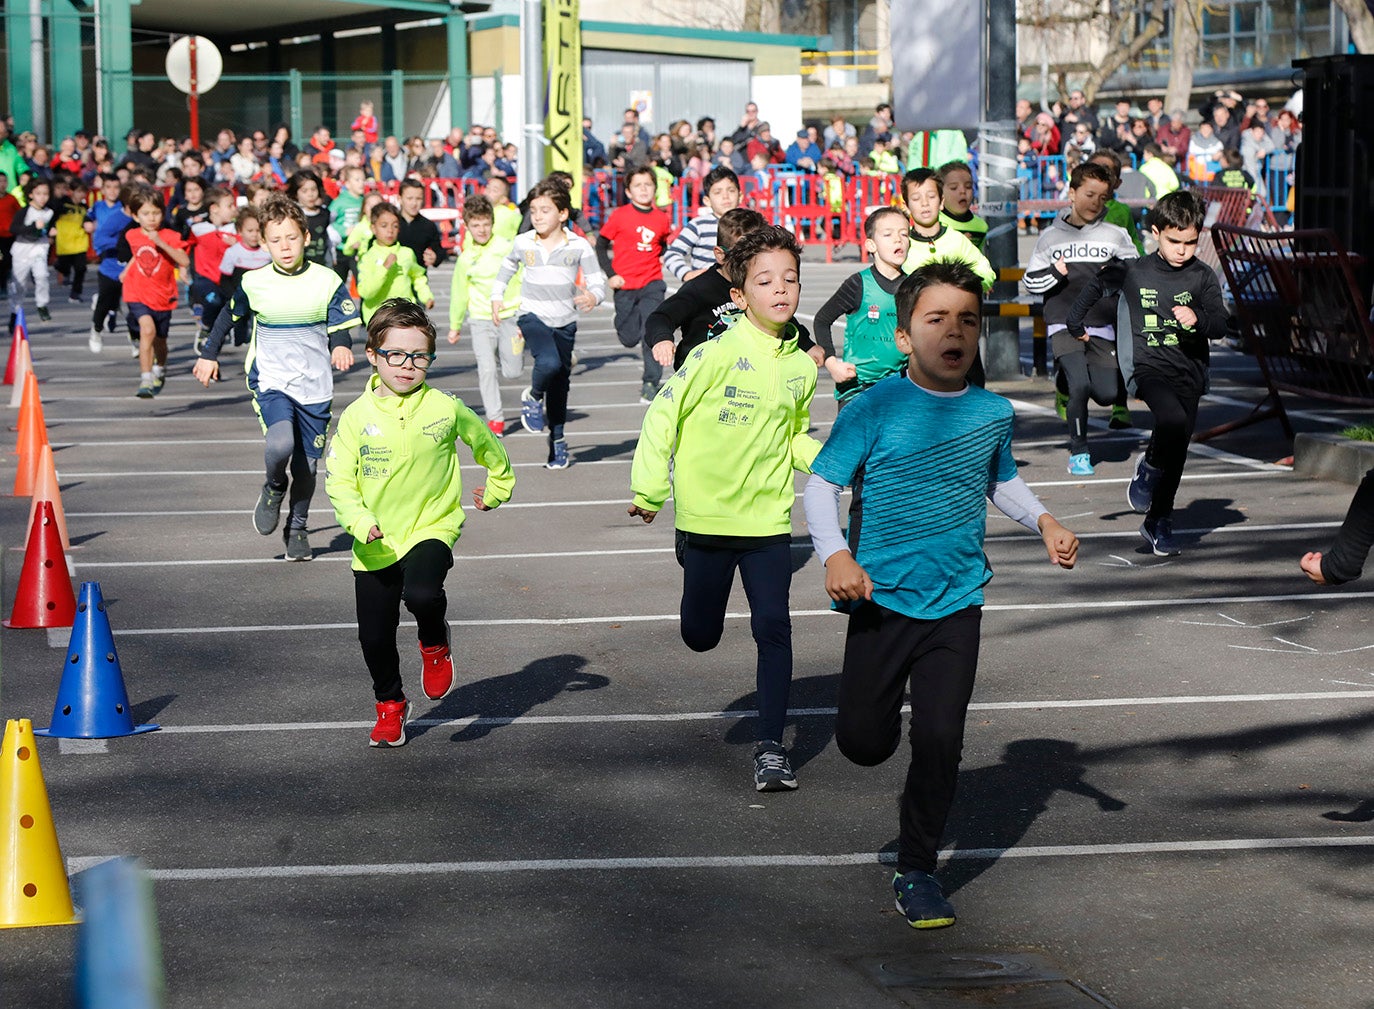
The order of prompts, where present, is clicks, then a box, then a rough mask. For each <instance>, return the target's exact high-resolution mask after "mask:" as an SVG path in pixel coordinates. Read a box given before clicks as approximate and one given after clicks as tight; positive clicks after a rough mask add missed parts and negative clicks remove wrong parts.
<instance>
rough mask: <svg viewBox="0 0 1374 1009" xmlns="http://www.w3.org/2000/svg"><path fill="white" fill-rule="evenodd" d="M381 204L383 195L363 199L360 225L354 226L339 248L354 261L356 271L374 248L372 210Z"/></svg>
mask: <svg viewBox="0 0 1374 1009" xmlns="http://www.w3.org/2000/svg"><path fill="white" fill-rule="evenodd" d="M381 202H382V194H381V193H368V194H367V195H366V196H364V197H363V209H362V213H361V214H360V215H359V216H358V223H357V224H355V225H353V230H352V231H350V232H349V233H348V235H347V236H346V237H345V238H344V241H343V245H342V246H340V248H339V251H340V252H342V253H343V254H344V255H345V256H348V257H350V258H352V259H353V260H354V262H355V267H354V268H355V270H356V261H357V260H358V259H360V258H361V257H362V254H363V253H364V252H366V251H367V250H368V249H370V248H371V247H372V242H373V235H372V208H373V207H375V206H376V205H377V204H379V203H381Z"/></svg>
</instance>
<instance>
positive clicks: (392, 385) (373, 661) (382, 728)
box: [325, 298, 515, 746]
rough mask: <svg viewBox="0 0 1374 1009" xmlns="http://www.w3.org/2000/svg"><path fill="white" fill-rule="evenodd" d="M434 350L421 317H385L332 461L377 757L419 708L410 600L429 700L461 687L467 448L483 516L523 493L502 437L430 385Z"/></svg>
mask: <svg viewBox="0 0 1374 1009" xmlns="http://www.w3.org/2000/svg"><path fill="white" fill-rule="evenodd" d="M434 345H435V332H434V325H433V323H431V322H430V321H429V316H428V315H426V314H425V310H424V309H423V308H421V307H420V306H419V305H416V304H415V303H414V302H411V301H407V300H405V299H403V298H394V299H392V300H390V301H387V302H385V303H383V304H382V305H380V306H378V308H377V311H376V312H375V313H374V314H373V316H372V321H371V322H370V323H369V324H368V328H367V359H368V360H369V361H370V362H371V363H372V366H373V367H374V368H375V369H376V374H374V375H373V376H372V378H371V379H370V380H369V381H368V385H367V390H366V391H365V392H364V393H363V394H362V395H361V396H359V397H358V398H357V399H356V400H354V401H353V402H352V403H351V404H350V405H349V406H348V408H347V409H346V410H344V412H343V414H342V415H341V416H340V417H339V423H338V427H337V428H336V429H335V431H334V440H333V442H332V443H331V444H330V446H329V452H328V454H327V455H326V459H325V466H326V477H325V490H326V492H327V493H328V494H329V500H330V501H331V503H332V504H333V505H334V514H335V516H336V517H337V518H338V521H339V525H341V526H342V527H343V528H344V529H345V530H346V531H347V532H348V533H349V535H351V536H352V537H353V574H354V589H355V593H356V596H357V606H358V640H359V642H360V643H361V644H362V649H363V660H364V661H365V662H366V663H367V668H368V672H370V673H371V674H372V685H373V691H374V693H375V694H376V698H377V724H376V725H375V726H374V727H373V729H372V735H371V739H370V744H371V745H372V746H403V745H405V741H406V732H405V726H406V722H407V720H409V718H410V712H411V705H410V702H409V701H408V700H407V699H406V695H405V691H404V690H403V689H402V687H401V671H400V657H399V656H398V654H397V652H396V628H397V626H398V625H399V623H400V614H401V602H402V600H404V601H405V604H406V608H407V609H409V610H410V612H411V613H412V614H414V616H415V622H416V625H417V628H418V631H419V638H420V654H421V663H422V665H421V682H422V686H423V689H424V693H425V696H426V697H428V698H430V699H431V700H438V699H439V698H441V697H443V696H444V695H445V694H447V693H448V692H449V691H450V690H452V689H453V686H454V681H455V674H454V669H453V656H452V653H451V651H450V648H449V628H448V621H447V619H446V617H445V614H446V612H447V609H448V600H447V597H446V596H445V595H444V576H445V575H446V574H447V573H448V569H449V568H450V567H452V566H453V545H454V543H456V542H457V540H458V536H459V533H460V531H461V530H462V527H463V508H462V499H463V482H462V477H461V476H460V474H459V468H458V453H457V445H456V442H457V440H458V439H461V440H462V441H463V442H464V443H465V444H467V445H468V447H469V448H471V449H472V454H473V457H474V458H475V459H476V460H477V463H478V465H480V466H483V467H485V468H486V471H487V480H486V484H485V485H484V486H481V487H478V488H476V489H475V490H474V491H473V493H472V501H473V504H474V505H475V506H476V507H477V509H478V510H479V511H489V510H490V509H492V508H495V507H497V506H498V505H501V504H503V503H504V502H506V501H509V500H510V496H511V493H512V491H513V490H514V489H515V475H514V473H513V472H512V470H511V465H510V459H509V458H508V457H507V456H506V450H505V449H504V448H502V447H501V442H500V441H499V440H498V439H497V438H496V436H495V435H494V434H492V433H491V431H489V430H488V429H487V427H486V425H485V424H483V423H482V421H481V420H480V419H479V418H478V416H477V415H476V414H475V413H473V412H472V411H471V410H469V409H468V408H467V407H466V406H464V405H463V402H462V401H461V400H460V399H458V398H457V397H456V396H453V395H450V394H449V393H446V392H442V391H440V390H438V389H435V388H433V387H432V386H430V385H427V384H426V383H425V374H426V372H427V371H428V370H429V366H430V365H431V364H432V363H433V362H434Z"/></svg>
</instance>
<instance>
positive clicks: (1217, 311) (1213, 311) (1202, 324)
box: [1194, 260, 1227, 341]
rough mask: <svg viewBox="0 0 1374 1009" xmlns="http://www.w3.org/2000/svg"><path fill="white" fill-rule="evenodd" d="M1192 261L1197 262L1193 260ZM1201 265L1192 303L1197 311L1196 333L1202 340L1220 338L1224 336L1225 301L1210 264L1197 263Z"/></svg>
mask: <svg viewBox="0 0 1374 1009" xmlns="http://www.w3.org/2000/svg"><path fill="white" fill-rule="evenodd" d="M1194 262H1197V261H1196V260H1194ZM1198 265H1199V266H1200V267H1201V270H1200V271H1199V274H1198V275H1199V277H1200V278H1201V283H1200V284H1199V285H1198V288H1199V289H1198V297H1197V301H1196V303H1195V305H1194V311H1195V312H1197V334H1198V336H1200V337H1202V338H1203V339H1204V340H1209V341H1210V340H1220V339H1222V338H1223V337H1225V336H1226V322H1227V313H1226V302H1225V301H1223V300H1222V297H1221V284H1220V283H1218V282H1217V275H1216V274H1215V273H1213V272H1212V268H1211V267H1210V266H1206V265H1205V264H1202V263H1198Z"/></svg>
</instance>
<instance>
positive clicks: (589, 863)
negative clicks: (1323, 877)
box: [67, 836, 1374, 883]
mask: <svg viewBox="0 0 1374 1009" xmlns="http://www.w3.org/2000/svg"><path fill="white" fill-rule="evenodd" d="M1371 846H1374V836H1354V837H1349V836H1345V837H1342V836H1331V837H1251V838H1218V839H1215V840H1196V841H1135V842H1126V843H1121V844H1050V845H1027V846H1025V847H1022V848H966V849H955V850H949V849H946V850H944V851H942V852H941V853H940V856H941V858H942V859H970V858H973V859H999V858H1082V857H1085V856H1091V855H1160V854H1171V853H1177V854H1200V853H1206V852H1218V851H1282V850H1292V849H1306V848H1367V847H1371ZM111 857H113V856H107V855H97V856H87V857H81V856H77V857H72V858H68V859H67V869H68V872H69V873H73V874H74V873H78V872H81V871H82V870H84V869H89V868H91V867H92V866H94V865H98V864H100V863H101V862H104V861H107V860H108V859H109V858H111ZM896 861H897V854H896V852H871V851H867V852H848V853H840V854H832V855H825V854H805V853H801V854H793V855H669V856H637V857H636V856H628V857H618V858H529V859H489V860H480V861H479V860H473V861H462V862H373V863H362V864H347V863H345V864H336V865H244V866H222V867H215V868H197V869H156V868H150V869H149V870H148V876H149V878H151V879H152V880H154V881H155V882H168V883H170V882H220V881H227V880H256V879H302V878H311V877H321V876H327V877H335V878H339V877H350V876H433V875H462V874H468V873H481V874H494V873H520V872H588V871H594V872H624V871H626V870H633V869H667V870H668V871H670V872H680V871H682V870H683V869H780V868H792V869H799V868H812V867H821V866H824V867H839V866H859V865H863V866H873V865H879V864H883V865H891V864H893V863H895V862H896Z"/></svg>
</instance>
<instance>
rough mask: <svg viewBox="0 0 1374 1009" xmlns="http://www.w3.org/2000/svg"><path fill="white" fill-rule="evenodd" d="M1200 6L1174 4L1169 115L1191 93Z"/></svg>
mask: <svg viewBox="0 0 1374 1009" xmlns="http://www.w3.org/2000/svg"><path fill="white" fill-rule="evenodd" d="M1361 2H1363V0H1361ZM1203 3H1204V0H1177V2H1176V3H1175V4H1174V24H1173V35H1172V39H1171V42H1170V57H1171V59H1170V61H1169V86H1168V87H1167V88H1165V90H1164V107H1165V108H1166V109H1168V110H1169V111H1171V112H1172V111H1173V110H1174V109H1186V108H1187V107H1188V104H1189V101H1188V100H1189V98H1190V97H1191V96H1192V93H1193V73H1194V71H1195V70H1196V69H1197V47H1198V36H1199V34H1200V32H1201V30H1202V5H1203Z"/></svg>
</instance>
